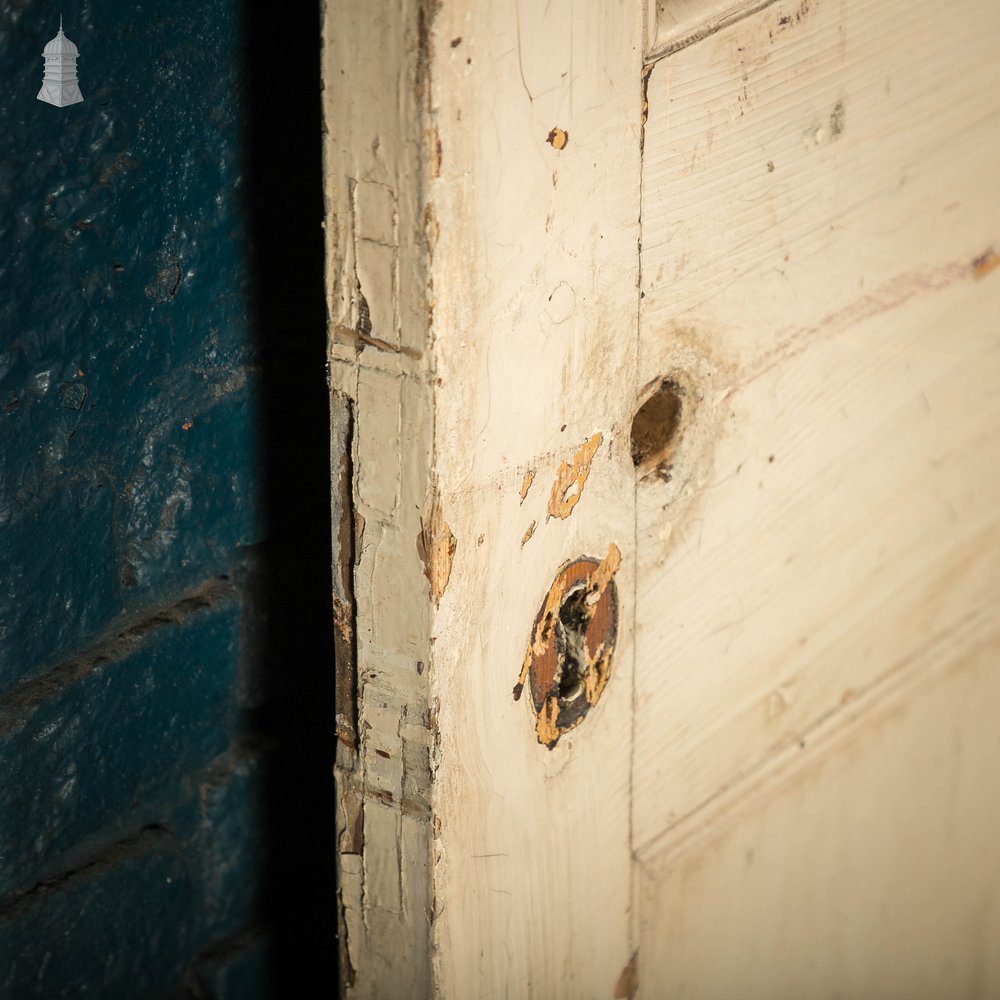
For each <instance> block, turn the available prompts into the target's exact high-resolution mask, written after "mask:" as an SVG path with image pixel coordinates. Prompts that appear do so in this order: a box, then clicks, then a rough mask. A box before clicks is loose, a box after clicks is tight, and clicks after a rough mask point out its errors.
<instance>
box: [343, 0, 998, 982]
mask: <svg viewBox="0 0 1000 1000" xmlns="http://www.w3.org/2000/svg"><path fill="white" fill-rule="evenodd" d="M644 15H645V19H644ZM998 36H1000V9H998V8H996V7H995V5H992V4H989V3H986V2H985V0H958V2H956V4H954V5H953V6H952V7H951V8H949V10H948V12H947V15H946V16H942V14H941V7H940V4H938V3H931V0H917V2H916V3H914V2H912V0H911V2H905V3H904V2H903V0H886V2H885V3H882V4H877V5H873V4H870V3H866V2H864V0H796V2H781V0H769V2H767V0H764V2H756V0H753V2H740V0H704V2H702V0H661V2H656V0H651V2H649V3H646V2H644V0H623V2H620V3H600V4H597V3H594V4H588V3H586V2H581V0H576V2H575V3H574V2H572V0H562V2H559V0H552V2H549V3H546V4H541V3H539V4H528V3H525V2H523V0H522V2H520V3H518V2H513V0H511V2H502V3H501V2H495V3H494V2H488V0H483V2H478V0H477V2H472V0H455V2H453V3H443V4H436V3H431V2H426V3H422V4H420V3H416V2H413V0H408V2H404V3H402V4H400V3H396V2H392V3H391V2H389V0H365V3H361V2H360V0H343V2H341V3H338V4H333V3H330V4H328V5H327V7H326V10H325V20H324V37H325V49H324V80H325V87H326V94H325V102H326V125H327V147H326V175H327V225H326V232H327V237H328V245H327V252H328V261H329V266H328V282H329V284H328V300H329V305H330V330H331V343H330V377H331V388H332V390H333V393H334V395H333V399H334V403H335V406H334V442H335V446H334V447H335V451H334V456H333V457H334V464H335V470H336V471H337V474H336V475H335V477H334V479H335V482H336V483H341V481H342V478H343V479H344V483H343V485H342V486H340V487H339V488H338V491H337V493H336V496H335V514H336V520H337V523H338V524H339V525H341V526H342V527H343V526H344V525H346V524H348V523H350V525H352V529H351V532H347V533H346V534H345V533H344V532H343V531H342V532H341V536H340V537H341V538H342V539H346V540H345V541H338V546H337V551H336V555H337V560H338V568H339V570H340V571H341V573H340V577H343V574H344V573H345V572H346V579H348V580H349V582H350V583H351V586H343V585H342V584H338V588H339V589H338V590H337V595H336V596H337V600H338V602H339V603H337V604H336V605H335V606H336V609H337V621H338V623H339V624H340V626H341V633H342V635H343V636H344V637H346V638H345V641H344V643H342V647H343V648H345V649H346V648H348V647H349V646H350V642H355V643H356V658H357V663H356V666H357V677H358V681H357V686H358V703H357V725H356V727H355V728H356V731H357V736H356V740H355V737H354V736H353V735H352V733H353V732H354V730H353V729H352V725H351V721H350V715H351V713H350V712H349V711H346V710H344V709H345V706H343V705H338V732H339V733H342V734H343V735H342V740H341V749H340V753H339V756H338V795H339V802H340V816H339V831H340V832H339V844H338V852H339V855H340V865H341V904H342V915H343V923H342V941H341V946H342V949H343V957H344V968H345V973H346V974H345V993H346V995H347V996H350V997H357V998H363V997H397V996H400V997H425V996H441V997H448V998H466V997H477V996H511V997H546V998H548V997H555V998H560V997H564V998H577V997H602V998H603V997H612V996H619V997H623V996H630V995H638V996H640V997H649V998H659V997H662V996H673V995H677V996H684V995H691V996H699V997H711V996H720V997H726V996H732V995H733V991H734V990H736V991H738V992H742V994H744V995H747V996H756V995H759V996H771V997H781V996H796V997H800V996H803V995H809V992H808V991H809V988H810V987H812V986H814V985H815V986H816V988H817V989H818V988H820V987H822V988H823V989H826V990H827V991H828V992H836V991H840V992H841V993H842V994H843V995H845V996H855V997H866V996H873V995H878V996H887V997H892V996H920V995H927V996H941V995H961V996H984V997H985V996H990V995H994V994H995V993H996V991H997V989H998V988H1000V986H998V980H997V975H998V973H997V969H996V965H995V962H994V961H993V959H992V957H991V956H990V955H989V954H988V949H989V942H990V941H992V940H996V939H1000V909H998V908H997V907H996V906H995V905H993V904H992V903H991V900H995V898H996V893H997V892H998V889H1000V886H998V879H1000V859H998V855H997V847H996V846H995V845H997V844H998V843H1000V837H998V836H996V834H997V823H998V813H1000V796H998V792H997V788H996V783H991V780H990V775H991V773H992V772H991V771H990V770H989V767H990V764H989V763H988V761H989V760H991V759H992V758H993V757H995V756H996V751H997V749H998V748H997V747H996V746H995V732H996V731H997V730H996V727H995V725H994V724H993V722H992V718H993V716H992V714H991V711H990V710H989V706H991V705H993V704H995V700H996V697H997V695H998V693H1000V692H998V691H997V690H996V683H995V682H996V676H997V675H996V662H997V652H998V649H1000V635H998V627H997V622H996V620H995V619H996V614H995V608H996V607H997V606H1000V590H998V586H1000V583H998V574H997V572H996V566H997V563H998V561H1000V560H998V550H1000V525H998V511H1000V432H998V428H1000V396H998V394H997V392H996V388H995V387H996V386H997V385H998V384H1000V362H998V359H1000V328H998V326H997V322H996V319H995V317H996V316H997V315H1000V271H998V270H997V268H996V261H997V253H998V248H1000V228H998V227H1000V221H998V217H997V212H996V209H995V206H996V204H997V199H996V194H995V188H996V183H997V177H1000V143H998V140H997V133H996V123H997V120H998V117H1000V97H998V94H1000V86H998V79H997V70H996V64H995V59H994V57H993V55H992V39H994V38H995V37H998ZM644 45H645V47H646V48H645V58H646V62H645V64H644V61H643V46H644ZM956 54H960V56H958V57H956ZM956 58H959V59H960V61H961V72H956V70H955V61H956ZM640 159H641V170H640ZM640 219H641V223H640ZM640 235H641V252H640V249H639V244H640ZM640 268H641V277H640ZM359 285H360V291H359ZM640 295H641V298H640ZM362 296H363V299H362ZM664 378H669V379H671V380H672V381H674V382H675V383H676V384H677V385H678V386H680V387H681V388H682V389H683V407H682V422H681V428H680V433H679V435H678V437H677V440H676V442H675V443H672V444H671V452H670V456H669V462H670V469H669V475H666V474H664V475H646V474H645V472H644V470H642V469H640V470H639V474H638V475H637V473H636V470H635V469H634V468H633V466H632V460H631V451H630V441H629V427H630V421H631V417H632V414H633V413H634V411H635V409H636V408H637V407H638V406H639V405H640V403H641V402H642V401H643V400H644V399H645V398H646V396H647V395H648V393H649V392H650V391H652V388H653V387H654V386H656V385H658V384H660V383H661V381H662V380H663V379H664ZM342 441H347V442H349V443H350V447H351V457H352V461H351V463H350V464H349V465H346V464H344V463H343V461H342V459H341V458H340V457H339V455H338V453H337V451H336V448H337V444H336V443H337V442H342ZM345 470H346V471H347V472H349V473H350V475H347V476H345V477H341V475H340V472H342V471H345ZM647 471H648V470H647ZM536 479H537V480H538V482H539V483H541V486H538V487H537V488H535V489H532V488H531V487H532V485H533V482H534V480H536ZM347 480H349V482H347ZM345 512H346V513H345ZM348 515H349V516H348ZM348 536H349V537H348ZM352 551H353V559H352V558H351V552H352ZM612 551H614V552H615V553H620V562H619V561H618V559H617V558H616V559H615V564H616V565H615V568H614V570H613V572H614V573H615V581H616V586H617V590H618V595H619V601H620V608H619V636H618V640H617V646H616V650H615V654H614V655H615V659H614V670H613V673H612V675H611V679H610V680H609V681H608V682H607V684H606V689H604V690H602V693H601V697H600V701H599V702H598V703H596V704H595V705H594V707H593V710H592V711H591V712H589V713H588V715H587V716H586V718H585V719H584V720H583V721H582V722H581V723H580V724H579V725H578V726H577V727H576V728H574V729H573V730H572V731H570V732H567V733H565V734H563V735H561V736H560V738H559V740H558V742H557V743H556V744H555V746H554V748H553V749H552V750H549V749H547V748H546V746H544V745H540V744H539V742H538V739H537V738H536V736H537V734H536V720H535V719H534V718H533V717H532V715H531V712H530V708H529V707H528V706H527V705H526V704H525V702H524V701H523V700H522V701H521V702H515V701H514V699H513V698H512V697H511V688H512V685H513V684H514V683H515V681H516V680H517V679H518V674H519V672H520V671H521V668H522V665H523V662H524V651H525V648H526V645H527V644H528V643H529V642H530V641H531V636H532V626H533V623H534V620H535V616H536V614H537V611H538V608H539V606H540V604H541V602H542V601H543V600H544V598H545V595H546V593H547V590H548V588H549V585H550V583H551V581H552V579H553V576H554V574H555V573H556V572H557V571H558V569H559V567H560V566H562V565H564V564H565V563H566V562H567V560H571V559H574V558H577V557H579V556H582V555H585V554H587V553H594V554H597V556H598V557H599V556H600V554H601V553H604V552H609V553H610V552H612ZM609 568H610V567H609ZM340 577H338V579H339V578H340ZM348 610H349V611H350V614H348ZM348 640H349V641H348ZM338 669H339V667H338ZM350 707H351V706H346V708H350ZM543 742H544V741H543ZM935 810H937V811H938V812H935ZM855 817H857V822H852V821H853V820H854V819H855ZM866 823H867V824H868V825H867V826H866V825H865V824H866ZM984 831H987V832H991V833H992V836H988V835H987V833H984ZM748 859H749V860H748ZM855 873H857V874H855ZM921 907H923V908H922V909H921ZM932 907H938V908H939V909H940V913H938V914H936V915H935V916H934V917H933V918H931V917H928V916H927V913H928V912H929V909H928V908H932ZM873 909H877V911H878V912H879V913H881V914H883V915H884V917H885V919H884V920H883V921H882V922H875V921H874V920H873V919H872V916H871V913H872V910H873ZM720 949H721V951H722V952H723V953H724V956H725V960H724V961H723V960H721V959H720V960H716V958H717V956H718V955H719V951H720ZM803 956H808V957H809V958H810V961H812V962H813V964H812V965H810V966H809V969H812V970H814V972H813V977H812V978H810V976H809V969H806V967H805V965H804V964H803V962H804V960H805V959H804V958H803ZM949 963H951V964H950V965H949ZM804 970H805V971H804ZM949 975H951V976H952V978H951V979H950V980H949V978H948V977H949ZM955 977H957V978H955ZM952 983H958V984H959V988H958V990H957V991H951V990H949V986H950V985H951V984H952ZM921 990H923V993H921ZM942 990H943V991H944V992H943V993H942V992H941V991H942Z"/></svg>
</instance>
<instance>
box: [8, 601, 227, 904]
mask: <svg viewBox="0 0 1000 1000" xmlns="http://www.w3.org/2000/svg"><path fill="white" fill-rule="evenodd" d="M240 620H241V605H240V603H239V602H238V601H236V600H235V599H228V600H225V601H223V602H222V604H221V606H219V607H209V608H204V609H202V610H199V611H196V612H194V613H192V614H190V615H189V616H188V617H187V618H186V619H185V620H183V621H181V622H178V623H176V624H172V625H169V626H165V627H163V628H160V629H158V630H155V631H153V632H151V633H150V634H149V635H148V636H147V637H146V638H145V639H144V640H143V641H141V642H140V643H139V645H138V646H137V648H135V649H134V650H132V651H131V652H130V653H129V654H128V655H127V656H125V657H124V658H123V659H121V660H119V661H117V662H105V663H102V664H99V665H98V666H96V667H95V668H94V669H92V670H91V671H90V672H89V673H87V674H86V675H85V676H83V677H81V678H78V679H76V680H74V681H72V682H71V683H69V684H68V686H66V687H64V688H62V689H60V690H56V691H54V692H53V693H52V694H51V697H48V698H47V699H45V700H43V701H42V702H41V703H40V704H38V705H37V706H35V707H33V708H29V709H28V710H27V711H26V712H19V710H18V709H17V706H16V705H15V706H13V707H10V706H8V709H7V712H6V717H5V719H4V728H5V729H6V730H7V732H8V735H7V737H6V739H5V741H4V743H3V746H2V750H0V769H2V773H3V774H4V782H3V784H2V786H0V830H3V831H4V837H3V841H2V849H0V885H2V887H3V892H4V893H6V892H10V891H11V890H14V889H18V888H22V887H25V886H27V885H30V884H32V882H33V881H35V880H37V878H39V877H41V876H42V875H45V874H50V873H51V872H52V871H53V870H58V868H59V867H60V866H65V863H66V862H65V857H66V856H67V852H70V850H71V849H76V850H77V851H79V850H85V849H86V848H87V844H88V838H90V837H93V836H95V835H98V834H99V835H100V836H101V837H103V838H104V839H107V837H108V835H109V834H108V831H109V830H114V829H118V828H124V827H128V826H129V825H130V824H133V825H134V823H135V817H136V816H138V815H141V810H142V809H143V808H145V807H147V806H148V805H149V804H152V803H154V801H155V800H156V798H157V797H158V796H162V795H164V794H167V793H170V792H171V789H172V790H173V791H172V794H173V795H174V796H176V795H177V791H178V781H179V778H180V777H181V776H182V775H184V774H185V773H187V772H191V771H196V770H197V769H199V768H201V767H203V766H204V765H206V764H207V763H208V762H209V761H211V760H212V759H213V758H214V757H216V756H217V755H218V754H220V753H222V752H223V751H224V750H225V749H226V747H227V746H228V744H229V741H230V739H231V737H232V735H233V732H234V729H235V725H236V721H237V719H236V713H237V706H236V704H235V699H234V696H233V690H234V687H235V684H236V677H237V670H238V657H237V654H238V648H239V635H240Z"/></svg>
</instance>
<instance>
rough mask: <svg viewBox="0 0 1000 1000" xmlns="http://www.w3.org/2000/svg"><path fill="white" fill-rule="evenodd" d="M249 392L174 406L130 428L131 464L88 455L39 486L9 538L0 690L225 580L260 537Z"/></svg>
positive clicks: (0, 618)
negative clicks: (132, 620) (172, 412)
mask: <svg viewBox="0 0 1000 1000" xmlns="http://www.w3.org/2000/svg"><path fill="white" fill-rule="evenodd" d="M252 390H253V386H252V385H250V384H243V385H242V386H241V387H240V388H239V389H238V390H235V391H233V392H232V393H230V394H229V395H224V396H222V397H221V398H219V399H205V398H201V399H199V400H197V402H198V403H199V404H200V405H202V406H204V407H205V409H203V410H200V411H199V410H198V409H197V408H196V406H195V405H194V404H192V406H191V408H190V409H185V408H183V406H182V404H176V405H177V406H178V407H179V411H178V413H177V415H176V419H174V418H171V421H170V423H164V424H162V425H160V426H159V427H157V428H155V429H153V430H151V431H150V433H149V434H147V435H145V436H144V434H143V430H142V429H141V428H134V429H132V434H133V435H134V437H135V438H136V439H137V442H138V444H137V445H136V447H137V449H138V450H137V452H136V453H135V454H129V455H125V454H124V452H123V451H119V452H117V453H115V454H111V453H110V450H109V451H108V452H106V453H105V454H104V455H103V456H101V457H100V459H99V458H98V456H97V455H95V454H90V455H86V454H85V455H82V456H79V457H78V458H73V459H72V461H69V460H67V467H66V469H65V470H64V472H65V474H64V475H62V476H61V478H60V477H59V476H56V474H55V473H53V476H54V478H53V480H52V481H51V482H50V483H49V485H48V487H45V486H44V485H42V484H39V485H38V487H37V488H38V490H40V491H41V492H42V494H43V495H41V496H38V497H36V498H35V499H34V500H32V501H31V502H30V503H29V504H28V505H27V506H26V507H25V508H24V509H23V510H22V511H21V513H20V514H19V515H17V516H14V517H12V519H11V520H10V522H9V524H8V525H7V527H6V529H5V532H6V537H5V548H6V562H5V569H6V573H5V583H4V586H3V589H2V591H0V650H2V654H3V655H0V690H2V689H4V688H9V687H10V686H11V685H12V684H13V683H15V682H16V681H18V680H21V679H24V678H26V677H30V676H32V675H34V674H37V673H39V672H41V670H42V669H43V668H44V667H45V666H46V665H48V664H51V663H52V662H54V661H56V660H57V659H60V658H62V657H63V656H65V655H70V654H72V653H73V652H75V651H76V650H78V649H79V648H80V647H81V646H83V645H84V644H85V643H86V642H88V641H90V640H91V639H93V637H94V636H95V635H97V634H99V633H100V631H101V630H102V629H103V628H105V627H106V626H107V625H108V623H109V622H111V621H112V620H114V619H116V618H118V617H120V616H124V615H127V614H130V613H134V612H135V611H136V610H137V609H138V608H140V607H142V606H148V605H153V604H155V603H157V602H158V601H162V600H164V599H166V598H167V597H168V595H170V594H172V593H176V592H178V591H180V590H183V589H185V588H187V587H190V586H193V585H195V584H196V583H197V582H198V581H200V580H201V579H203V578H205V577H206V576H209V575H214V574H217V573H220V572H224V571H225V570H226V569H227V568H228V567H229V566H230V565H231V564H232V563H233V561H234V559H236V558H238V556H239V552H240V550H241V548H242V547H243V546H245V545H247V544H250V543H252V542H253V541H255V540H256V539H257V538H258V537H259V536H260V535H261V533H262V528H261V524H260V519H261V510H260V498H259V494H258V491H257V487H256V476H257V471H256V465H255V463H256V446H255V443H254V439H253V434H252V430H251V428H252V425H253V422H254V420H255V419H256V418H255V409H256V405H257V404H256V401H255V397H254V394H253V391H252ZM205 391H206V392H209V390H205ZM187 422H191V427H190V428H189V429H188V430H186V431H185V430H184V429H183V425H184V423H187ZM79 436H80V435H78V437H79ZM73 440H74V441H76V440H77V439H76V438H74V439H73ZM100 446H103V447H108V442H107V441H106V440H104V439H103V438H102V442H101V443H100ZM140 446H141V447H140ZM81 447H82V445H81ZM95 447H98V445H95ZM116 462H117V466H116ZM46 489H48V492H45V490H46ZM41 580H44V581H45V586H44V587H40V586H39V585H38V582H39V581H41Z"/></svg>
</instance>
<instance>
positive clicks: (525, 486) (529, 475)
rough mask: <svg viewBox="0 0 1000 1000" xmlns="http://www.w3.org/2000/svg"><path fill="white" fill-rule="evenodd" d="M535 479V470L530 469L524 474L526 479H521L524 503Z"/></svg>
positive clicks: (522, 501)
mask: <svg viewBox="0 0 1000 1000" xmlns="http://www.w3.org/2000/svg"><path fill="white" fill-rule="evenodd" d="M534 481H535V470H534V469H528V471H527V472H526V473H525V474H524V479H522V480H521V503H524V498H525V497H526V496H527V495H528V490H530V489H531V484H532V483H533V482H534Z"/></svg>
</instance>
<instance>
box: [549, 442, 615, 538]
mask: <svg viewBox="0 0 1000 1000" xmlns="http://www.w3.org/2000/svg"><path fill="white" fill-rule="evenodd" d="M603 440H604V438H603V435H602V434H600V432H598V433H597V434H594V435H593V436H592V437H590V438H588V439H587V440H586V441H584V443H583V444H582V445H580V447H579V449H578V450H577V453H576V455H575V456H574V457H573V461H572V462H563V463H562V464H561V465H560V466H559V469H558V471H557V472H556V481H555V482H554V483H553V484H552V496H551V497H550V498H549V516H550V517H558V518H560V519H561V520H565V519H566V518H567V517H569V516H570V514H572V513H573V508H574V507H575V506H576V505H577V502H578V501H579V499H580V497H581V496H583V485H584V483H586V481H587V477H588V476H589V475H590V463H591V462H592V461H593V460H594V455H596V454H597V449H598V448H600V446H601V441H603ZM574 486H575V487H576V491H575V492H573V493H571V492H570V490H572V489H573V487H574Z"/></svg>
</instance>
